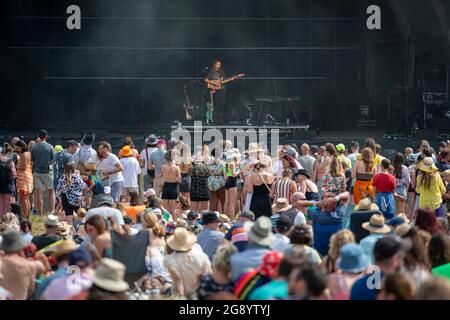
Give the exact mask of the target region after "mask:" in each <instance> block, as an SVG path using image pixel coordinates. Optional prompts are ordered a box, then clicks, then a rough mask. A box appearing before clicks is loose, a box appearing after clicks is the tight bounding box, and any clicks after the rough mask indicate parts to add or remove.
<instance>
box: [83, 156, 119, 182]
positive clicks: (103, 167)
mask: <svg viewBox="0 0 450 320" xmlns="http://www.w3.org/2000/svg"><path fill="white" fill-rule="evenodd" d="M89 162H93V163H95V164H96V166H97V170H100V171H108V172H111V171H113V170H115V169H116V164H118V163H120V161H119V158H117V156H116V155H115V154H114V153H110V154H109V155H108V156H107V157H106V158H105V159H102V160H98V158H97V156H95V157H92V158H91V160H89ZM109 179H110V182H111V183H114V182H121V181H123V176H122V172H117V173H114V174H110V175H109Z"/></svg>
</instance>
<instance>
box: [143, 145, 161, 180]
mask: <svg viewBox="0 0 450 320" xmlns="http://www.w3.org/2000/svg"><path fill="white" fill-rule="evenodd" d="M155 150H158V148H156V147H148V148H147V149H144V150H142V151H141V159H144V168H142V171H143V172H142V173H143V174H144V175H146V174H147V166H148V161H147V159H148V160H150V155H151V154H152V152H153V151H155Z"/></svg>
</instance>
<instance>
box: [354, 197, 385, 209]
mask: <svg viewBox="0 0 450 320" xmlns="http://www.w3.org/2000/svg"><path fill="white" fill-rule="evenodd" d="M379 210H380V208H378V206H377V204H376V203H373V202H372V201H371V200H370V199H369V198H364V199H361V200H360V201H359V203H358V204H357V205H356V206H355V211H379Z"/></svg>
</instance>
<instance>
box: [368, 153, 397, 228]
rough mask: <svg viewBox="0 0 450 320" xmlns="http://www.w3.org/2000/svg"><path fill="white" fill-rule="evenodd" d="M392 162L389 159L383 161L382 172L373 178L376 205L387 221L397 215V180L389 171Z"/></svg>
mask: <svg viewBox="0 0 450 320" xmlns="http://www.w3.org/2000/svg"><path fill="white" fill-rule="evenodd" d="M390 166H391V162H390V161H389V160H388V159H383V160H382V161H381V172H380V173H377V174H376V175H375V176H374V178H373V186H374V188H375V192H376V196H375V199H376V203H377V206H378V208H380V211H381V213H383V215H384V217H385V218H386V219H391V218H393V217H394V214H395V201H394V193H395V188H396V180H395V177H394V176H393V175H391V174H390V173H389V172H388V170H389V167H390Z"/></svg>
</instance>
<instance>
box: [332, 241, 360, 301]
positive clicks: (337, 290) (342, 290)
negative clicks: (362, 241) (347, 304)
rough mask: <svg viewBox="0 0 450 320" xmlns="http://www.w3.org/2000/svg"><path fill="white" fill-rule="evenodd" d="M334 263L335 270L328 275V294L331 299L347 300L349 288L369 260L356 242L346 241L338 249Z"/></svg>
mask: <svg viewBox="0 0 450 320" xmlns="http://www.w3.org/2000/svg"><path fill="white" fill-rule="evenodd" d="M339 255H340V256H339V258H338V260H337V263H336V267H337V272H335V273H332V274H329V275H328V284H329V288H330V294H331V297H332V299H333V300H349V299H350V290H351V288H352V286H353V284H354V283H355V281H356V280H358V279H359V278H361V277H362V276H363V274H364V272H365V270H366V269H367V267H368V266H369V260H368V259H367V256H366V255H365V254H364V252H363V250H362V248H361V247H360V246H359V245H358V244H356V243H347V244H345V245H344V246H342V247H341V249H340V254H339Z"/></svg>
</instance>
